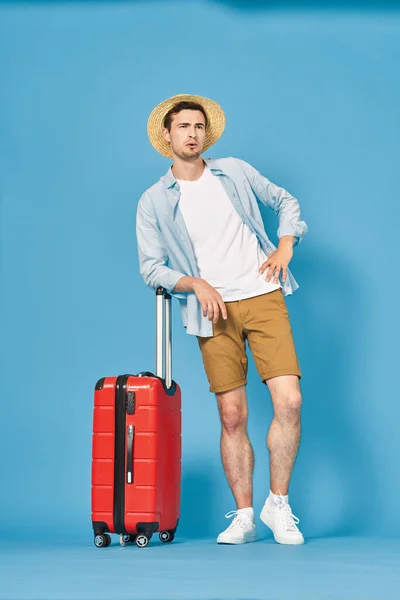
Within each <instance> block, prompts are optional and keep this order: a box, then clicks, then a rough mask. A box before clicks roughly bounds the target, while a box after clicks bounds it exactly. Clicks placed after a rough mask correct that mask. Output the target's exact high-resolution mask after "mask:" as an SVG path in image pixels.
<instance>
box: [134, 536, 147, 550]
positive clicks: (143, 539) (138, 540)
mask: <svg viewBox="0 0 400 600" xmlns="http://www.w3.org/2000/svg"><path fill="white" fill-rule="evenodd" d="M148 543H149V538H148V537H147V535H144V533H139V535H137V536H136V537H135V544H136V546H139V548H145V547H146V546H147V544H148Z"/></svg>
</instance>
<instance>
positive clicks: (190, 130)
mask: <svg viewBox="0 0 400 600" xmlns="http://www.w3.org/2000/svg"><path fill="white" fill-rule="evenodd" d="M205 123H206V121H205V118H204V115H203V113H202V112H201V111H199V110H181V112H180V113H178V114H177V115H173V116H172V122H171V131H168V129H166V128H164V129H163V135H164V137H165V139H166V140H167V141H168V142H170V145H171V150H172V154H173V155H175V156H178V157H179V158H181V159H183V160H187V161H192V160H196V159H197V158H199V156H200V155H201V153H202V152H203V148H204V143H205V139H206V125H205Z"/></svg>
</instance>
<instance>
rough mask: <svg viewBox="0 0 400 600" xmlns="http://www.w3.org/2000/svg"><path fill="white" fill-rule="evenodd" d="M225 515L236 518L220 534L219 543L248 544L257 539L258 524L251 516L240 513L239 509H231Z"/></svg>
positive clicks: (228, 517)
mask: <svg viewBox="0 0 400 600" xmlns="http://www.w3.org/2000/svg"><path fill="white" fill-rule="evenodd" d="M225 517H226V518H227V519H231V518H232V517H234V519H233V521H232V523H231V524H230V525H229V527H227V529H225V531H223V532H222V533H220V534H219V536H218V538H217V544H246V543H247V542H255V541H256V540H257V531H256V524H255V523H254V521H253V520H252V519H251V518H250V517H248V516H247V515H244V514H243V513H238V512H237V510H231V511H230V512H228V513H226V515H225Z"/></svg>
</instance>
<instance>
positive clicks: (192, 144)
mask: <svg viewBox="0 0 400 600" xmlns="http://www.w3.org/2000/svg"><path fill="white" fill-rule="evenodd" d="M186 146H189V148H194V147H195V146H197V144H196V142H188V143H187V144H186Z"/></svg>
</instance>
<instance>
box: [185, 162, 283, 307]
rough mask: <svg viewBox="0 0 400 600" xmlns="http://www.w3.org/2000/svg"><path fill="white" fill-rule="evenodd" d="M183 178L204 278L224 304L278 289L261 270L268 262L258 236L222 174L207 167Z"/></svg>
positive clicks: (187, 217) (187, 218) (189, 225)
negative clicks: (188, 178) (227, 189)
mask: <svg viewBox="0 0 400 600" xmlns="http://www.w3.org/2000/svg"><path fill="white" fill-rule="evenodd" d="M177 181H178V182H179V186H180V191H181V197H180V200H179V208H180V210H181V212H182V215H183V218H184V220H185V224H186V227H187V230H188V233H189V236H190V239H191V241H192V246H193V250H194V254H195V257H196V261H197V266H198V269H199V272H200V277H201V278H202V279H205V280H206V281H207V282H208V283H209V284H210V285H212V286H213V287H214V288H215V289H216V290H217V291H218V292H219V294H220V295H221V297H222V299H223V300H224V301H225V302H229V301H233V300H243V299H245V298H251V297H253V296H260V295H261V294H267V293H268V292H272V291H273V290H277V289H279V288H280V287H282V286H281V283H280V280H278V283H274V282H273V280H272V279H271V280H270V281H269V282H267V281H265V277H266V274H265V272H264V273H262V274H260V273H259V269H260V267H261V265H262V263H263V262H264V261H266V260H267V256H266V254H265V253H264V252H263V251H262V249H261V246H260V244H259V242H258V239H257V236H256V235H255V234H254V233H253V232H252V231H250V229H249V227H247V225H245V224H244V223H243V221H242V219H241V218H240V217H239V215H238V213H237V212H236V210H235V208H234V206H233V204H232V202H231V200H230V199H229V197H228V195H227V193H226V192H225V189H224V187H223V186H222V184H221V182H220V181H219V179H218V177H217V176H215V175H213V174H212V173H211V171H210V169H209V168H208V167H207V166H205V167H204V172H203V174H202V175H201V177H200V178H199V179H197V180H196V181H183V180H182V179H178V180H177Z"/></svg>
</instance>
